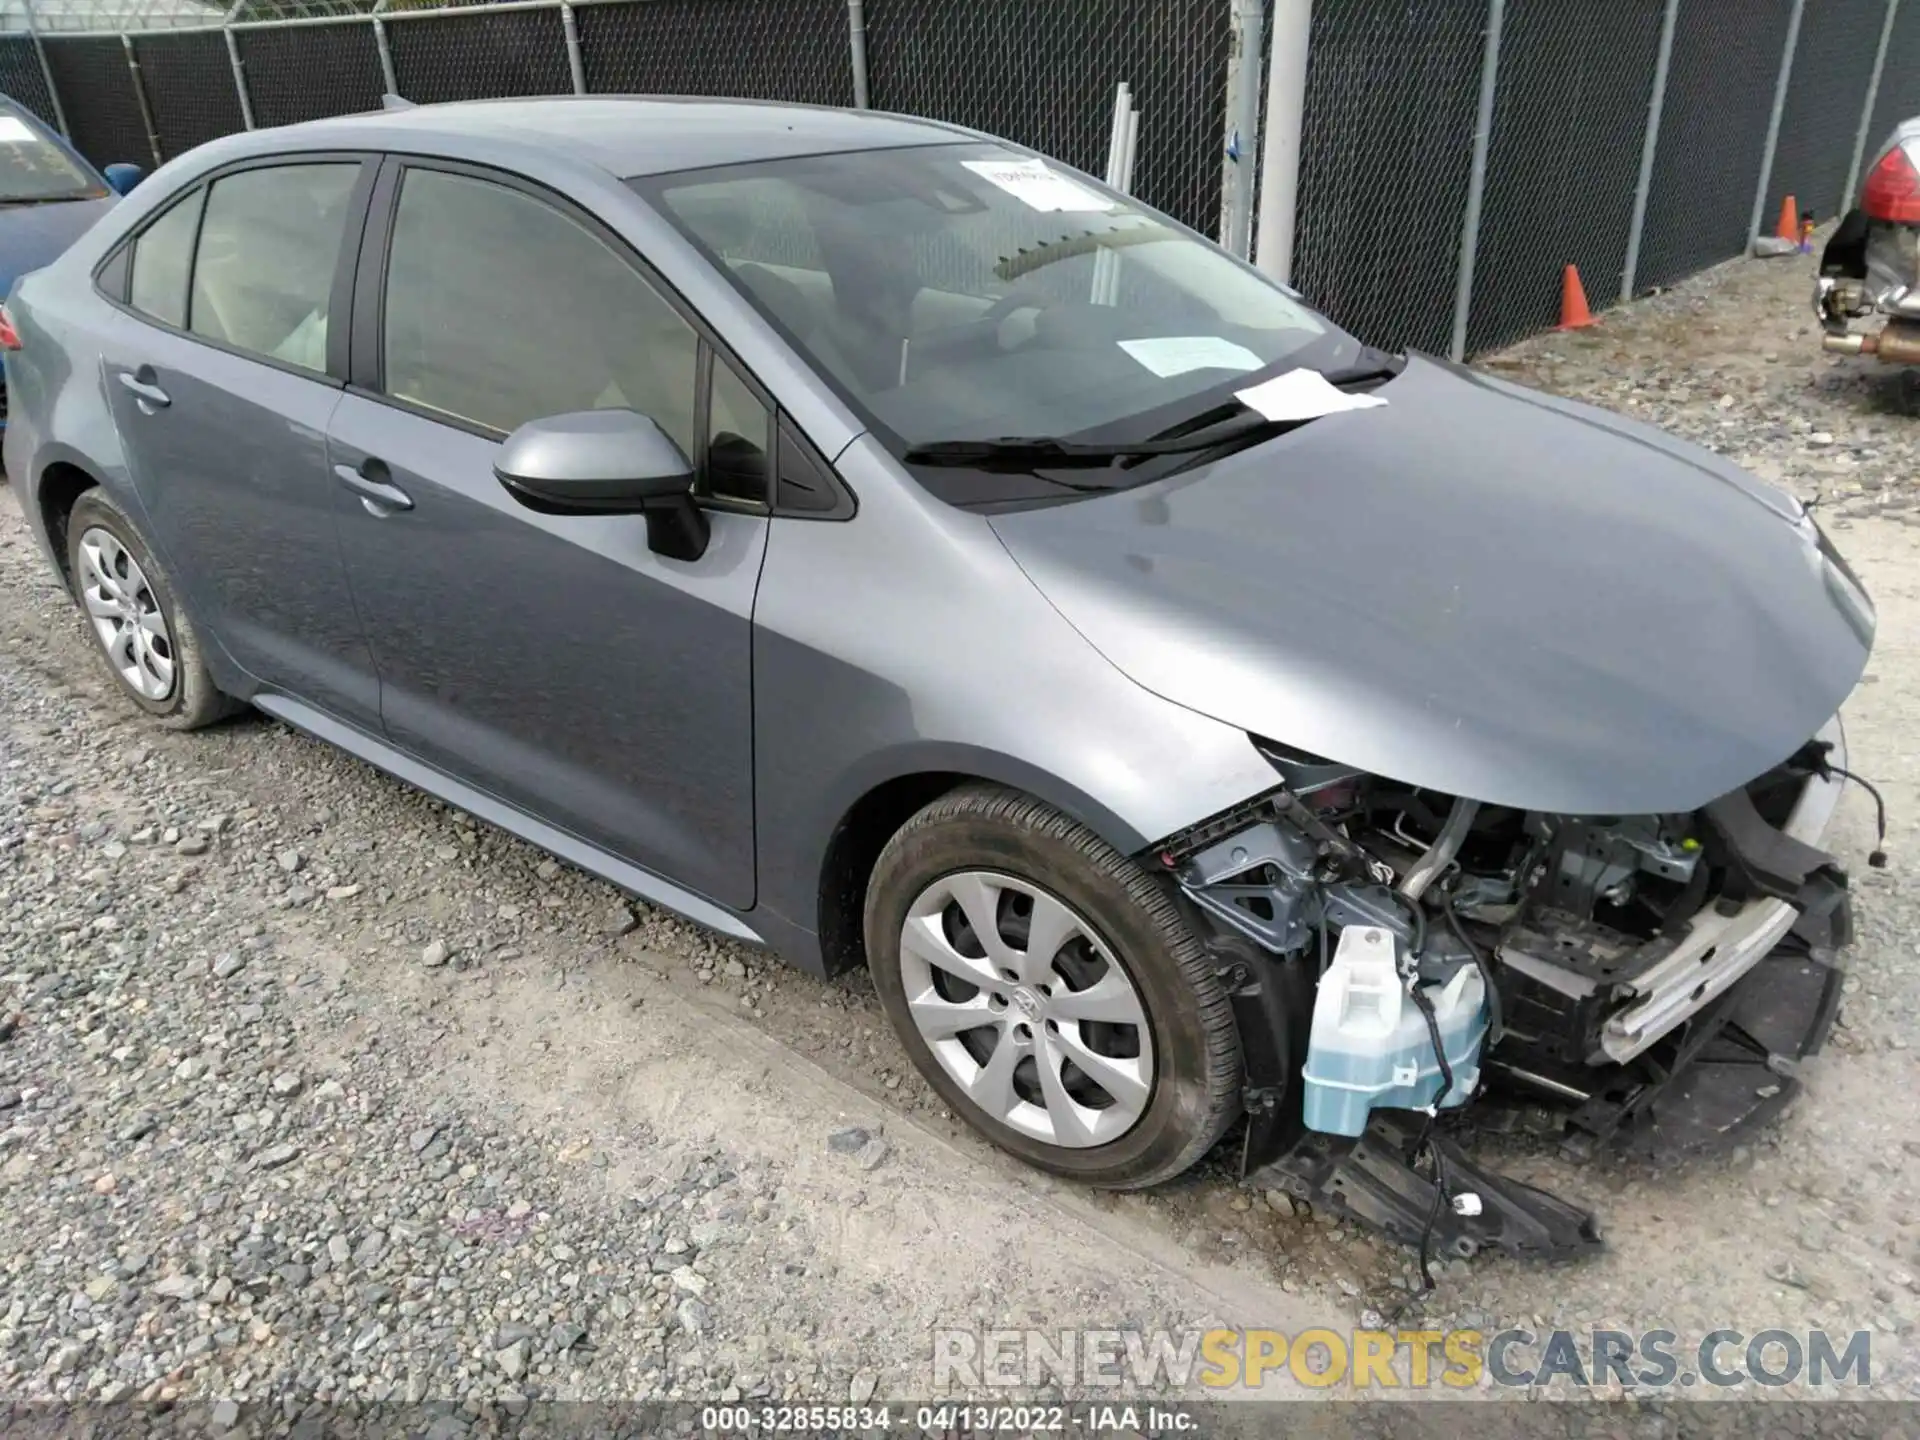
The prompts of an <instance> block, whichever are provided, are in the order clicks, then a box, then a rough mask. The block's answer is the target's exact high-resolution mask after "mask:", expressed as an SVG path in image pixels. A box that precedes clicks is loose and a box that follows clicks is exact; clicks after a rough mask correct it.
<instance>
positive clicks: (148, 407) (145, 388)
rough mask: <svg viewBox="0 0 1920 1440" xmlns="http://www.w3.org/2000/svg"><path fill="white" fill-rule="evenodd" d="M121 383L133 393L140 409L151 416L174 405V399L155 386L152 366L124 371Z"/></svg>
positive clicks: (121, 374)
mask: <svg viewBox="0 0 1920 1440" xmlns="http://www.w3.org/2000/svg"><path fill="white" fill-rule="evenodd" d="M120 383H121V385H123V386H125V387H126V388H127V389H128V390H130V391H131V392H132V393H133V398H134V399H135V400H137V401H138V402H139V404H140V408H141V409H142V410H143V411H145V412H146V413H147V414H149V415H151V414H152V413H153V412H154V411H156V410H164V409H166V408H167V406H169V405H171V404H172V403H173V397H172V396H170V395H168V394H167V392H166V391H164V390H162V389H161V388H160V387H159V386H158V385H156V384H154V376H153V367H152V366H151V365H142V366H141V367H140V368H139V369H138V370H131V371H129V370H122V371H121V372H120Z"/></svg>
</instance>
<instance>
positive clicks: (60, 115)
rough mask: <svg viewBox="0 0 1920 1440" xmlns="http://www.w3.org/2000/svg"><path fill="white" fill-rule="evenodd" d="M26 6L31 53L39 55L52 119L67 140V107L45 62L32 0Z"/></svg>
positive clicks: (51, 68)
mask: <svg viewBox="0 0 1920 1440" xmlns="http://www.w3.org/2000/svg"><path fill="white" fill-rule="evenodd" d="M25 4H26V7H27V33H28V34H29V35H31V36H32V37H33V53H34V54H35V55H37V56H39V57H40V78H41V79H42V80H44V81H46V82H47V98H48V99H49V100H51V101H52V102H53V120H54V123H55V124H56V125H58V126H59V127H60V133H61V134H62V135H65V136H66V137H67V138H68V139H69V140H71V139H72V138H73V132H72V131H70V130H68V129H67V107H66V106H64V105H62V104H61V103H60V87H59V86H58V85H55V84H54V83H53V67H52V66H51V65H49V64H48V63H47V45H46V42H45V41H44V40H42V39H41V38H40V19H39V16H37V15H36V14H35V13H34V9H33V0H25Z"/></svg>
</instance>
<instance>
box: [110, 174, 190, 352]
mask: <svg viewBox="0 0 1920 1440" xmlns="http://www.w3.org/2000/svg"><path fill="white" fill-rule="evenodd" d="M206 199H207V191H206V187H205V186H201V187H198V188H196V189H195V190H194V191H193V193H192V194H190V195H188V196H186V197H185V198H184V199H180V200H176V201H174V202H173V206H172V208H171V209H168V210H165V211H162V212H161V214H160V218H159V219H157V220H154V221H152V222H151V223H150V224H149V225H148V226H147V228H146V229H144V230H142V231H141V232H140V234H139V236H138V237H137V238H135V240H134V242H133V265H132V269H133V279H132V282H131V284H130V285H129V287H128V295H127V303H128V304H129V305H131V306H133V308H134V309H136V310H138V311H139V312H140V313H141V314H143V315H150V316H152V317H153V318H154V319H155V320H158V321H159V322H160V323H161V324H163V325H171V326H173V327H174V328H175V329H179V330H184V329H185V328H186V324H187V277H188V275H189V274H190V273H191V272H192V269H193V237H194V234H195V233H196V232H197V231H198V230H199V228H200V208H201V206H202V205H204V204H205V203H206Z"/></svg>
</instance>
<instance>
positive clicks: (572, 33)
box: [560, 4, 587, 95]
mask: <svg viewBox="0 0 1920 1440" xmlns="http://www.w3.org/2000/svg"><path fill="white" fill-rule="evenodd" d="M560 28H561V29H562V30H564V31H565V32H566V36H567V73H568V74H569V75H571V76H572V77H573V93H574V94H576V95H584V94H586V93H587V66H586V62H585V61H584V60H582V59H581V57H580V27H579V25H577V24H576V23H575V22H574V18H573V6H571V5H566V4H563V5H561V7H560Z"/></svg>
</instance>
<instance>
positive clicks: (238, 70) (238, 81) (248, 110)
mask: <svg viewBox="0 0 1920 1440" xmlns="http://www.w3.org/2000/svg"><path fill="white" fill-rule="evenodd" d="M222 33H223V34H225V35H226V37H227V61H228V63H229V64H231V65H232V66H233V93H234V94H236V95H238V96H239V97H240V118H241V119H242V120H244V121H245V122H246V125H247V129H249V130H251V129H253V128H254V123H253V97H252V96H251V95H249V94H247V71H246V67H245V66H243V65H242V64H241V63H240V42H239V41H238V40H236V39H235V38H234V34H233V31H231V30H226V31H223V32H222Z"/></svg>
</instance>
